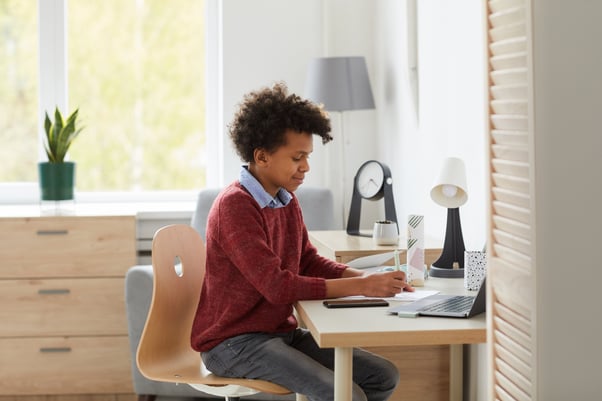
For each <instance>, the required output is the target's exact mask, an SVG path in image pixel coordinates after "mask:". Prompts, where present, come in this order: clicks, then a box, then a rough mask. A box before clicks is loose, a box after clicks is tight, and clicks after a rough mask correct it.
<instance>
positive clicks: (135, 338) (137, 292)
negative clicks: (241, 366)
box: [125, 187, 337, 401]
mask: <svg viewBox="0 0 602 401" xmlns="http://www.w3.org/2000/svg"><path fill="white" fill-rule="evenodd" d="M218 193H219V189H205V190H202V191H201V192H200V193H199V196H198V200H197V207H196V210H195V211H194V213H193V217H192V221H191V225H192V227H194V228H195V229H196V230H197V231H198V232H199V233H200V234H201V236H202V237H203V239H204V237H205V225H206V221H207V214H208V213H209V209H210V208H211V205H212V204H213V200H214V199H215V197H216V196H217V194H218ZM295 194H296V195H297V197H298V199H299V203H300V205H301V209H302V210H303V218H304V221H305V225H306V226H307V228H308V230H335V229H337V227H335V226H334V201H333V196H332V192H331V191H330V190H329V189H326V188H312V187H300V188H299V189H298V190H297V191H296V192H295ZM152 293H153V269H152V266H150V265H139V266H133V267H132V268H130V269H129V270H128V272H127V274H126V278H125V298H126V311H127V321H128V331H129V341H130V355H131V361H132V381H133V385H134V391H135V392H136V394H138V397H139V400H140V401H142V400H149V401H150V400H154V399H155V398H156V399H157V401H159V400H160V399H164V400H169V401H176V400H185V399H189V398H196V399H199V397H202V399H219V397H215V396H211V395H208V394H207V395H205V394H201V393H199V391H197V390H195V389H193V388H192V387H190V386H186V385H177V384H175V383H167V382H158V381H153V380H148V379H146V378H145V377H144V376H142V374H141V373H140V371H139V370H138V367H137V366H136V350H137V348H138V343H139V342H140V336H141V335H142V331H143V329H144V324H145V322H146V317H147V315H148V310H149V307H150V303H151V298H152ZM245 399H248V400H265V401H270V400H287V401H290V400H294V399H295V396H294V394H290V395H286V396H280V395H279V396H276V395H273V394H267V393H257V394H255V395H251V396H248V397H245Z"/></svg>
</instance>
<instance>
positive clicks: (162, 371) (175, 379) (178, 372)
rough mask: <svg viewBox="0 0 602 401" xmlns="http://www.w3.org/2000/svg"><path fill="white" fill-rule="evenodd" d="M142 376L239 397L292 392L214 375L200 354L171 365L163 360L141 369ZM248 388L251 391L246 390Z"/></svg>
mask: <svg viewBox="0 0 602 401" xmlns="http://www.w3.org/2000/svg"><path fill="white" fill-rule="evenodd" d="M164 362H165V361H164ZM144 375H145V376H146V377H148V378H149V379H152V380H158V381H165V382H172V383H186V384H189V385H191V386H192V387H194V388H196V389H198V390H201V391H204V392H207V393H209V394H212V395H221V396H238V397H240V396H244V395H251V394H255V393H257V392H266V393H271V394H290V393H291V391H290V390H288V389H286V388H284V387H282V386H279V385H278V384H275V383H271V382H268V381H265V380H256V379H241V378H230V377H221V376H218V375H215V374H213V373H211V372H210V371H209V370H208V369H207V368H206V367H205V364H203V363H202V361H201V359H200V357H199V358H198V360H197V362H196V363H191V361H183V360H174V361H171V362H170V364H168V363H163V364H161V365H152V366H147V367H146V368H145V370H144ZM198 385H201V386H198ZM207 386H209V388H207ZM225 387H229V388H225ZM248 389H252V390H254V391H249V390H248Z"/></svg>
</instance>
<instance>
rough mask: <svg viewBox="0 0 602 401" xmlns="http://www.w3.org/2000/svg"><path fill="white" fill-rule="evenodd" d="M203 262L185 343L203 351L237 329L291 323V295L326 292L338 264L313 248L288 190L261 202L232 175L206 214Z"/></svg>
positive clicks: (274, 329) (276, 328) (289, 326)
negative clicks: (279, 200)
mask: <svg viewBox="0 0 602 401" xmlns="http://www.w3.org/2000/svg"><path fill="white" fill-rule="evenodd" d="M206 247H207V264H206V274H205V280H204V282H203V289H202V292H201V297H200V300H199V305H198V308H197V313H196V318H195V320H194V323H193V327H192V334H191V343H192V347H193V348H194V349H195V350H197V351H201V352H202V351H206V350H209V349H211V348H212V347H214V346H215V345H217V344H219V343H220V342H222V341H223V340H225V339H227V338H230V337H233V336H236V335H238V334H243V333H251V332H267V333H281V332H287V331H290V330H293V329H294V328H296V327H297V321H296V319H295V317H294V316H293V303H294V302H295V301H298V300H302V299H320V298H324V297H325V296H326V284H325V280H324V279H326V278H338V277H341V275H342V273H343V270H344V269H345V268H346V266H345V265H342V264H339V263H336V262H333V261H331V260H329V259H326V258H324V257H322V256H319V255H318V254H317V251H316V248H315V247H314V246H313V245H312V244H311V243H310V242H309V239H308V235H307V229H306V228H305V224H304V223H303V217H302V214H301V208H300V207H299V203H298V201H297V198H296V197H295V196H293V199H292V200H291V201H290V203H289V204H288V205H287V206H285V207H282V208H276V209H271V208H268V207H266V208H263V209H261V208H260V207H259V205H258V204H257V202H256V201H255V199H253V197H252V196H251V195H250V194H249V193H248V192H247V191H246V190H245V189H244V188H243V187H242V186H241V185H240V184H239V183H238V182H235V183H233V184H231V185H230V186H228V187H227V188H225V189H224V190H223V191H222V193H221V194H220V195H219V196H218V197H217V198H216V200H215V202H214V204H213V207H212V208H211V211H210V212H209V216H208V220H207V234H206Z"/></svg>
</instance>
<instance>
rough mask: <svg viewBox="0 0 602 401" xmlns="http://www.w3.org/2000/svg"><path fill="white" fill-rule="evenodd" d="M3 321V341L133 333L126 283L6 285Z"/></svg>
mask: <svg viewBox="0 0 602 401" xmlns="http://www.w3.org/2000/svg"><path fill="white" fill-rule="evenodd" d="M0 322H2V324H0V337H9V336H54V335H57V336H68V335H116V334H117V335H122V334H127V323H126V317H125V296H124V280H123V278H96V279H92V278H82V279H40V280H25V279H22V280H0Z"/></svg>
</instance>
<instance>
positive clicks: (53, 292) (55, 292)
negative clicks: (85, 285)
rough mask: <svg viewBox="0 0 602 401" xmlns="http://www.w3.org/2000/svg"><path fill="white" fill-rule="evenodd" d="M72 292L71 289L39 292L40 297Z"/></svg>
mask: <svg viewBox="0 0 602 401" xmlns="http://www.w3.org/2000/svg"><path fill="white" fill-rule="evenodd" d="M70 292H71V290H70V289H69V288H51V289H48V290H43V289H42V290H38V294H40V295H55V294H69V293H70Z"/></svg>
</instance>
